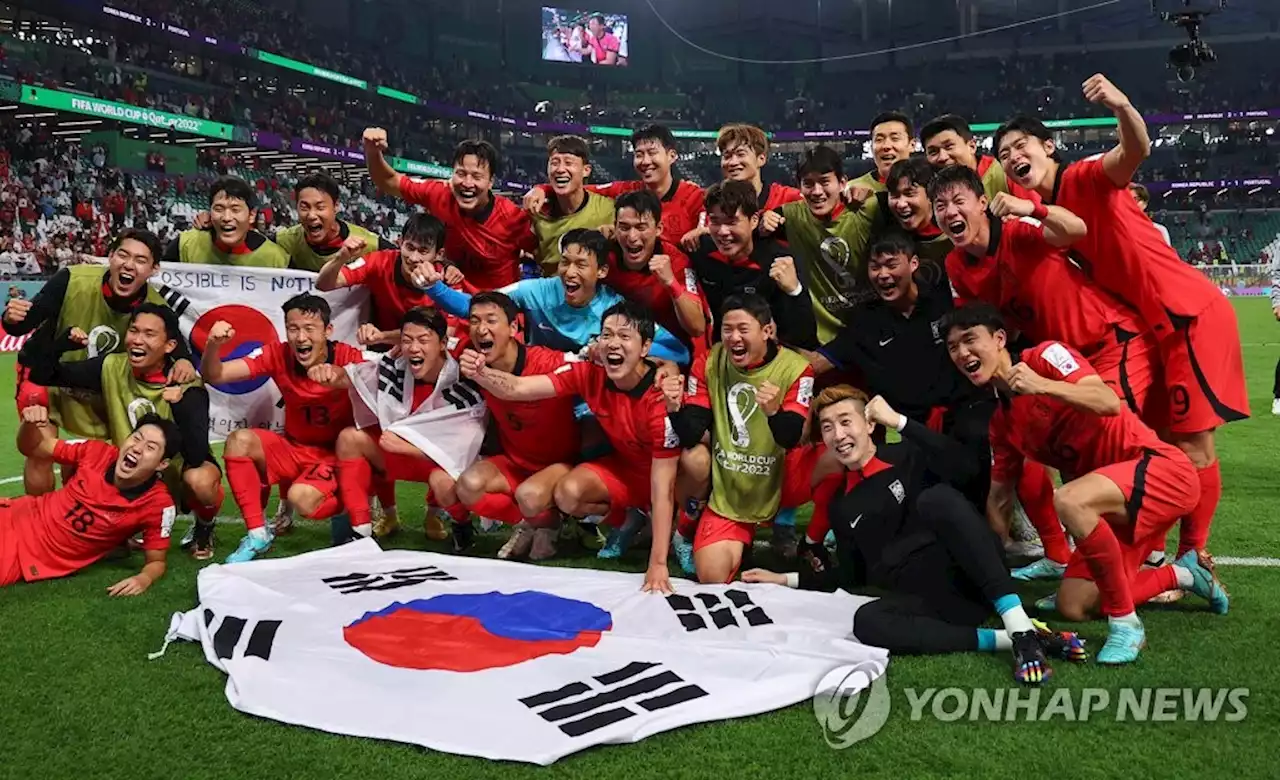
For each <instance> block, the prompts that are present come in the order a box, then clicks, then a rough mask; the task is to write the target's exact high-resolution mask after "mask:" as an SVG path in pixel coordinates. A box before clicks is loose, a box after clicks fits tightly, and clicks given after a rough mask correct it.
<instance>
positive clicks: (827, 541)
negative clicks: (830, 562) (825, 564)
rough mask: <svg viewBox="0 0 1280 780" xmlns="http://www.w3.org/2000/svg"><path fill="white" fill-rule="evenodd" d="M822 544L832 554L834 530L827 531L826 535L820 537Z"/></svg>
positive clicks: (834, 539) (834, 541)
mask: <svg viewBox="0 0 1280 780" xmlns="http://www.w3.org/2000/svg"><path fill="white" fill-rule="evenodd" d="M822 546H823V547H825V548H827V550H829V551H830V552H832V553H833V554H834V553H835V551H836V532H835V531H827V535H826V536H824V537H822Z"/></svg>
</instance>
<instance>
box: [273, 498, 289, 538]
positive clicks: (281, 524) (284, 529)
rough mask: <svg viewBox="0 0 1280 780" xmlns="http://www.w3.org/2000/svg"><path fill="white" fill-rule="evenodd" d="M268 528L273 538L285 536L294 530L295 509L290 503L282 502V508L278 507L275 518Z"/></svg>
mask: <svg viewBox="0 0 1280 780" xmlns="http://www.w3.org/2000/svg"><path fill="white" fill-rule="evenodd" d="M268 526H269V527H270V529H271V535H272V536H273V537H274V536H284V535H285V534H287V533H289V532H290V531H292V530H293V507H292V506H290V505H289V502H288V501H281V502H280V506H278V507H276V514H275V517H273V518H271V522H270V523H268Z"/></svg>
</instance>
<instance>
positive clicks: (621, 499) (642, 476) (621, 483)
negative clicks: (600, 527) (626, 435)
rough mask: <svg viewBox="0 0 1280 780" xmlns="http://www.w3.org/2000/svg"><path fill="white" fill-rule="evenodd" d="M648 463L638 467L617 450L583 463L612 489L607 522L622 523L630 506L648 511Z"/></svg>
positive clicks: (618, 524) (609, 491)
mask: <svg viewBox="0 0 1280 780" xmlns="http://www.w3.org/2000/svg"><path fill="white" fill-rule="evenodd" d="M648 465H649V464H647V463H646V464H645V467H644V468H636V466H635V464H634V463H628V462H627V459H626V458H625V457H623V456H622V455H619V454H618V453H616V452H611V453H609V454H608V455H605V456H604V457H602V458H596V459H595V460H592V461H588V462H586V463H583V464H582V466H584V467H585V468H588V469H591V470H592V471H594V472H595V473H596V476H598V477H600V481H601V482H603V483H604V486H605V490H606V491H608V493H609V516H608V517H607V518H605V522H606V523H607V524H609V525H614V526H620V525H622V523H623V521H624V520H625V519H626V515H627V510H628V509H642V510H644V511H646V512H647V511H649V506H650V500H649V499H650V496H651V495H652V492H651V489H650V487H651V486H650V482H651V481H650V479H649V468H648Z"/></svg>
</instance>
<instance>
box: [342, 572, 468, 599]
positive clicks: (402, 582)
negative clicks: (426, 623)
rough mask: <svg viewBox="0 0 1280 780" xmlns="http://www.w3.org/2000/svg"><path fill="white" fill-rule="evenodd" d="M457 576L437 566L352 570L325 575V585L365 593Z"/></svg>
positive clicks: (440, 580)
mask: <svg viewBox="0 0 1280 780" xmlns="http://www.w3.org/2000/svg"><path fill="white" fill-rule="evenodd" d="M456 579H458V578H457V577H455V576H453V575H452V574H450V573H449V572H447V571H445V570H443V569H441V568H439V567H438V566H414V567H413V568H409V569H395V570H393V571H384V572H380V573H373V574H366V573H364V572H352V573H351V574H343V575H340V576H337V577H325V578H324V580H323V582H324V584H325V585H328V586H329V587H331V588H333V589H334V590H336V591H338V592H339V593H367V592H369V591H371V590H395V589H396V588H407V587H409V586H411V585H421V584H422V583H424V582H428V581H435V582H443V581H445V580H456Z"/></svg>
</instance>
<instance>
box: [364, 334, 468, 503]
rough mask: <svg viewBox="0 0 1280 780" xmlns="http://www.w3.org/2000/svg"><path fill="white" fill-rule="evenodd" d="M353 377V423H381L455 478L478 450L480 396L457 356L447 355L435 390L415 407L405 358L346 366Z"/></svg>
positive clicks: (385, 356) (385, 359)
mask: <svg viewBox="0 0 1280 780" xmlns="http://www.w3.org/2000/svg"><path fill="white" fill-rule="evenodd" d="M346 371H347V376H348V377H350V378H351V404H352V407H353V409H354V411H355V421H356V426H357V427H359V428H369V427H372V426H375V425H379V426H381V427H382V431H383V432H384V433H388V432H389V433H394V434H395V435H397V436H399V437H400V438H402V439H404V440H405V441H407V442H409V443H410V444H412V445H413V446H415V447H417V448H418V449H419V450H421V451H422V454H423V455H426V456H427V457H428V458H430V459H431V460H433V461H435V463H436V465H438V466H439V467H440V468H442V469H444V470H445V471H447V472H449V475H450V476H452V477H454V478H455V479H456V478H457V476H458V475H459V474H461V473H462V472H463V470H464V469H466V468H467V467H468V466H470V465H471V464H472V462H474V461H475V459H476V456H477V455H479V454H480V444H481V442H482V441H483V440H484V418H485V404H484V398H483V397H482V396H481V395H480V391H479V389H477V388H476V386H475V385H473V384H471V383H470V382H468V381H466V380H465V379H462V378H461V377H460V376H459V374H458V361H456V360H454V359H453V357H452V356H450V355H447V354H446V355H445V365H444V368H442V369H440V376H439V378H438V379H437V380H436V385H435V389H434V390H432V392H431V395H430V396H428V397H427V400H425V401H423V402H422V404H421V405H420V406H419V407H418V408H417V409H413V408H411V407H412V405H413V387H414V379H413V374H412V373H410V371H409V364H408V360H407V359H406V358H404V357H391V356H390V355H383V356H382V357H381V358H379V359H378V360H372V361H367V362H364V363H356V364H353V365H348V366H347V367H346Z"/></svg>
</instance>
